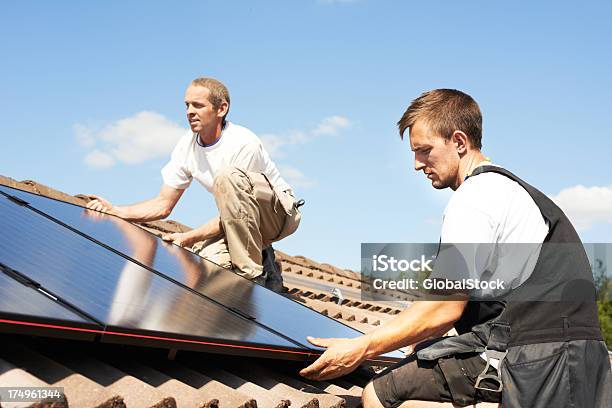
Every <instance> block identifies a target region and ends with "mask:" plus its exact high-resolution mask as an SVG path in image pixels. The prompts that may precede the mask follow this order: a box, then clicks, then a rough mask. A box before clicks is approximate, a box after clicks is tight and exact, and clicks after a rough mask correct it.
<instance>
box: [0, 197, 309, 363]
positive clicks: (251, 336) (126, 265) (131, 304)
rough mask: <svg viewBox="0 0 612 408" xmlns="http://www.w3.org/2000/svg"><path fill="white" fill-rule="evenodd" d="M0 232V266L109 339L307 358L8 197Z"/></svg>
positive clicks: (0, 200) (1, 201)
mask: <svg viewBox="0 0 612 408" xmlns="http://www.w3.org/2000/svg"><path fill="white" fill-rule="evenodd" d="M0 231H2V234H0V262H2V264H3V265H6V266H8V267H9V268H11V269H12V270H14V271H16V272H18V273H20V274H21V275H22V276H26V277H27V278H28V279H30V280H32V281H36V282H38V283H39V284H40V287H41V289H43V290H44V291H46V292H49V293H53V294H54V295H55V296H56V297H57V298H58V301H63V302H66V303H68V304H71V305H73V306H74V307H75V308H76V309H77V310H79V311H80V312H81V314H82V315H85V316H88V318H89V320H91V321H95V322H98V323H99V324H100V326H103V333H101V334H103V337H104V339H105V340H108V341H127V340H128V339H129V340H130V341H134V339H136V338H138V339H139V341H142V340H143V339H146V341H148V342H149V343H150V344H158V343H164V344H165V343H166V342H175V343H180V344H179V345H176V344H175V346H176V348H181V347H185V348H198V347H202V348H206V347H216V348H219V347H224V346H228V347H230V346H231V347H236V346H243V347H245V348H244V349H243V350H244V351H245V352H246V351H247V350H248V353H249V354H257V353H258V352H259V351H261V353H262V354H266V355H267V354H269V353H271V352H274V351H275V350H276V351H278V352H283V351H287V352H289V353H291V352H293V354H295V356H297V357H299V358H303V357H304V355H306V354H307V353H305V352H302V351H300V350H301V347H300V346H298V345H296V344H295V343H294V342H292V341H290V340H288V339H286V338H283V337H281V336H279V335H277V334H275V333H272V332H270V331H269V330H267V329H266V328H264V327H261V326H260V325H258V324H257V323H256V322H253V321H251V320H249V319H247V318H246V317H243V316H240V315H239V314H237V313H235V312H232V311H229V310H228V309H227V308H224V307H223V306H221V305H218V304H216V303H214V302H212V301H210V300H207V299H205V298H204V297H203V296H201V295H199V294H197V293H194V292H192V291H190V290H188V289H185V288H184V287H181V286H179V285H176V284H174V283H172V282H171V281H169V280H167V279H165V278H162V277H160V276H158V275H157V274H155V273H153V272H151V271H149V270H148V269H145V268H143V267H142V266H140V265H138V264H135V263H134V262H132V261H130V260H129V259H126V258H124V257H121V256H119V255H117V254H116V253H114V252H112V251H109V250H107V249H106V248H103V247H101V246H99V245H98V244H96V243H95V242H93V241H91V240H89V239H87V238H86V237H83V236H81V235H79V234H77V233H74V232H73V231H71V230H69V229H67V228H65V227H63V226H62V225H60V224H58V223H56V222H53V221H51V220H49V219H48V218H46V217H44V216H42V215H40V214H38V213H36V212H34V211H32V210H31V209H28V208H26V207H24V206H20V205H17V204H15V203H14V202H12V201H11V200H9V199H8V198H7V197H6V196H4V195H2V194H0ZM5 276H6V275H5ZM45 316H46V315H45V314H43V315H42V317H45ZM187 346H188V347H187ZM247 346H248V347H250V348H247ZM279 357H281V356H279ZM284 357H285V358H286V357H287V356H284ZM289 357H291V356H289Z"/></svg>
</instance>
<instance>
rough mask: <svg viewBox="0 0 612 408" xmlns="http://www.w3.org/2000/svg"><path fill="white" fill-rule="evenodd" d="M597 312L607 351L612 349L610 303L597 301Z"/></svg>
mask: <svg viewBox="0 0 612 408" xmlns="http://www.w3.org/2000/svg"><path fill="white" fill-rule="evenodd" d="M597 309H598V310H599V324H600V325H601V333H602V334H603V337H604V340H605V341H606V345H607V346H608V350H610V349H612V302H610V301H597Z"/></svg>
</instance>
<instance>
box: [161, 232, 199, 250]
mask: <svg viewBox="0 0 612 408" xmlns="http://www.w3.org/2000/svg"><path fill="white" fill-rule="evenodd" d="M162 239H163V240H164V241H168V242H172V243H174V244H176V245H178V246H182V247H190V246H192V245H193V244H195V243H196V242H197V241H198V240H197V238H193V237H191V236H190V235H189V234H188V233H186V232H175V233H172V234H165V235H162Z"/></svg>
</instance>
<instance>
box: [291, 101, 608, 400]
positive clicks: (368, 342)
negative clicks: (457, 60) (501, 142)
mask: <svg viewBox="0 0 612 408" xmlns="http://www.w3.org/2000/svg"><path fill="white" fill-rule="evenodd" d="M398 126H399V130H400V135H401V136H402V137H403V135H404V132H405V131H406V130H407V129H408V130H409V136H410V146H411V149H412V151H413V152H414V163H415V170H417V171H421V170H422V171H423V172H424V173H425V175H426V176H427V178H428V179H429V180H430V181H431V184H432V186H433V187H434V188H436V189H444V188H447V187H450V188H451V189H453V190H454V191H455V192H454V194H453V196H452V198H451V200H450V201H449V204H448V206H447V208H446V210H445V213H444V220H443V225H442V233H441V239H440V242H441V246H440V248H442V247H444V246H445V244H446V246H452V245H457V246H458V245H460V244H466V243H477V244H478V243H483V244H488V245H489V247H499V246H501V245H506V246H505V247H504V248H505V249H504V250H506V249H507V248H515V247H518V246H520V245H523V247H522V248H524V247H525V245H526V248H527V251H522V254H521V255H520V256H519V257H518V258H519V259H517V257H513V259H512V261H511V262H510V263H508V262H506V261H504V260H503V259H502V260H501V261H500V258H499V257H497V256H496V257H494V258H495V267H492V266H491V263H490V264H489V265H486V267H484V268H483V270H486V273H489V274H491V273H492V274H493V275H494V274H495V273H496V270H497V269H503V267H504V266H507V265H511V266H512V268H507V267H506V270H508V269H511V270H512V273H513V274H514V276H510V277H507V276H506V279H505V281H506V282H509V283H511V285H512V287H511V289H512V290H510V291H509V292H508V293H505V294H504V297H501V298H496V299H494V300H489V301H470V300H468V298H467V297H465V300H463V299H457V300H438V301H433V300H432V301H420V302H415V303H414V304H413V305H412V306H411V307H409V308H408V309H406V310H404V311H403V312H402V313H400V314H399V315H398V316H397V317H396V318H395V319H393V320H392V321H389V322H387V323H386V324H385V325H383V326H381V327H379V328H377V329H376V330H374V331H373V332H371V333H368V334H366V335H363V336H361V337H358V338H355V339H318V338H309V341H310V342H312V343H313V344H316V345H319V346H322V347H326V348H327V350H326V351H325V353H324V354H323V355H322V356H321V357H320V358H319V359H318V360H317V361H316V362H314V363H313V364H312V365H311V366H309V367H307V368H305V369H304V370H302V372H301V374H302V375H303V376H305V377H308V378H311V379H319V380H325V379H331V378H335V377H339V376H341V375H344V374H347V373H348V372H350V371H352V370H354V369H355V368H356V367H357V366H359V364H360V363H362V362H363V361H364V360H365V359H367V358H372V357H375V356H377V355H379V354H382V353H385V352H388V351H391V350H395V349H398V348H400V347H406V346H415V352H414V353H413V354H412V355H410V356H409V357H407V358H406V359H405V360H404V361H402V362H400V363H399V364H397V365H395V366H393V367H390V368H388V369H386V370H384V371H383V372H382V373H380V374H378V375H377V376H376V377H375V378H374V379H373V381H371V382H370V383H369V384H368V385H367V386H366V388H365V389H364V392H363V396H362V400H363V406H364V407H365V408H381V407H386V408H395V407H398V406H401V407H403V408H405V407H444V406H448V407H451V406H469V405H474V404H477V403H478V406H492V407H493V406H495V407H496V406H498V404H499V403H500V402H501V403H502V406H503V407H504V408H507V407H509V408H514V407H530V408H531V407H566V406H567V407H603V406H612V402H611V400H610V381H611V377H610V362H609V359H608V352H607V349H606V345H605V343H604V342H603V341H602V336H601V332H600V328H599V322H598V317H597V306H596V303H595V295H594V286H593V278H592V274H591V270H590V267H589V263H588V258H587V257H586V253H585V251H584V248H583V246H582V243H581V242H580V239H579V238H578V235H577V234H576V232H575V230H574V228H573V227H572V225H571V223H570V222H569V220H568V219H567V217H566V216H565V215H564V214H563V212H562V211H561V210H560V209H559V208H558V207H557V206H556V205H555V204H554V203H553V202H552V201H551V200H550V199H548V198H547V197H546V196H545V195H544V194H542V193H541V192H540V191H538V190H536V189H535V188H533V187H532V186H530V185H529V184H527V183H525V182H524V181H522V180H521V179H519V178H518V177H516V176H515V175H513V174H512V173H510V172H509V171H507V170H505V169H503V168H502V167H499V166H495V165H493V164H492V163H491V162H490V161H489V159H487V158H486V157H485V156H484V155H483V154H482V153H481V151H480V149H481V137H482V116H481V113H480V109H479V107H478V105H477V103H476V102H475V101H474V100H473V99H472V98H471V97H470V96H469V95H467V94H465V93H463V92H460V91H457V90H452V89H436V90H433V91H430V92H426V93H424V94H423V95H421V96H420V97H419V98H417V99H416V100H414V101H413V102H412V104H411V105H410V107H409V108H408V109H407V110H406V112H405V113H404V115H403V116H402V118H401V119H400V121H399V122H398ZM520 142H521V143H523V142H524V141H523V140H520ZM491 244H494V245H491ZM485 258H486V259H492V257H488V256H485ZM439 260H440V259H438V260H437V261H436V263H437V262H438V261H439ZM435 272H436V271H435V269H434V273H435ZM471 299H473V298H471ZM453 326H454V327H455V329H456V330H457V332H458V335H457V336H449V337H443V338H437V339H435V340H428V339H431V338H434V337H436V336H440V335H443V334H444V333H446V332H448V331H449V330H450V329H451V328H452V327H453ZM425 340H427V341H425Z"/></svg>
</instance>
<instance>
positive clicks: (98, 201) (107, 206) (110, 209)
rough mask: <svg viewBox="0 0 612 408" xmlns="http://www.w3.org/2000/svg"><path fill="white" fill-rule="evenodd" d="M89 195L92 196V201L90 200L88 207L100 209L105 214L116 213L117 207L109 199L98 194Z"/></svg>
mask: <svg viewBox="0 0 612 408" xmlns="http://www.w3.org/2000/svg"><path fill="white" fill-rule="evenodd" d="M87 197H89V198H91V201H89V202H88V203H87V205H86V207H87V208H89V209H90V210H94V211H99V212H102V213H105V214H115V207H114V206H113V205H112V204H111V203H110V201H107V200H105V199H104V198H102V197H99V196H97V195H88V196H87Z"/></svg>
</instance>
